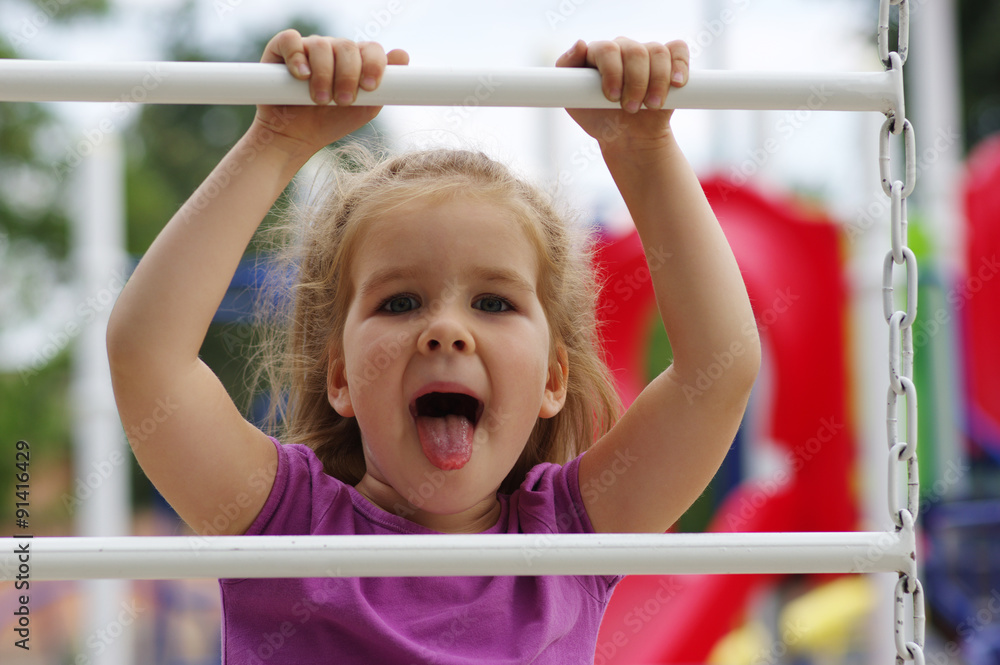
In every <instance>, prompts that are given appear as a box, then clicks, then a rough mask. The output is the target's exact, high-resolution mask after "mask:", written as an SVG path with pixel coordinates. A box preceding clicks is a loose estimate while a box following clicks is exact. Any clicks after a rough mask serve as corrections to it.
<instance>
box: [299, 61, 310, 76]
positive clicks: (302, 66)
mask: <svg viewBox="0 0 1000 665" xmlns="http://www.w3.org/2000/svg"><path fill="white" fill-rule="evenodd" d="M310 73H311V72H310V71H309V65H307V64H306V63H304V62H301V63H299V74H301V75H302V76H309V74H310Z"/></svg>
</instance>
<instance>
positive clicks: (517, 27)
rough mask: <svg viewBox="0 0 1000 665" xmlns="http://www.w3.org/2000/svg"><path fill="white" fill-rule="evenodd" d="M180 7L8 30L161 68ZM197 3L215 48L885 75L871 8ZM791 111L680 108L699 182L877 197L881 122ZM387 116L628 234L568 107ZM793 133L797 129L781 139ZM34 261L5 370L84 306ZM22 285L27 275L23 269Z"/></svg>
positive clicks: (421, 137)
mask: <svg viewBox="0 0 1000 665" xmlns="http://www.w3.org/2000/svg"><path fill="white" fill-rule="evenodd" d="M48 4H49V6H53V7H55V6H57V5H58V2H52V3H48ZM176 4H177V2H176V0H131V1H130V2H125V1H124V0H118V2H115V3H113V6H114V12H113V14H112V17H111V20H101V21H84V22H80V23H79V24H78V25H76V26H74V27H73V28H72V29H64V28H60V27H58V26H56V25H54V24H52V23H50V22H49V21H48V19H47V17H46V16H45V14H44V12H42V11H41V10H39V9H38V8H37V7H35V6H34V5H32V4H30V3H28V2H14V3H12V4H10V3H8V4H6V5H5V9H4V12H3V16H2V17H0V31H2V32H3V33H4V34H6V35H7V36H8V38H10V37H11V36H12V35H20V36H21V37H22V39H21V40H20V41H21V42H23V44H22V45H21V46H20V52H21V54H22V56H23V57H27V58H38V59H65V60H93V61H106V60H156V59H162V58H163V53H162V51H160V49H159V47H160V44H159V38H158V36H157V22H158V21H157V20H156V16H158V15H159V14H161V13H163V12H165V11H166V10H169V9H170V8H172V7H174V6H176ZM196 6H197V8H198V13H199V17H200V20H199V22H198V30H199V31H200V32H201V33H202V35H201V36H202V41H203V42H204V43H210V44H216V43H217V44H219V45H220V47H222V46H224V45H225V44H226V43H229V42H233V43H235V42H238V41H240V39H241V36H244V35H246V34H247V33H250V34H253V35H259V34H266V33H268V32H272V31H273V32H277V31H278V30H280V29H282V28H283V27H285V25H286V23H287V21H288V18H289V17H290V16H293V15H296V14H298V15H304V16H309V17H313V18H315V19H316V20H318V21H319V22H320V23H321V24H328V25H329V26H330V31H331V32H333V31H334V30H336V34H337V35H339V36H346V37H351V38H355V39H371V40H375V41H379V42H381V43H383V44H384V45H385V46H386V48H404V49H406V50H407V51H408V52H409V53H410V56H411V63H413V64H417V63H419V64H424V65H435V66H448V65H453V66H461V67H490V66H494V67H495V66H520V65H526V66H543V65H551V64H553V63H554V61H555V59H556V58H557V57H558V55H559V54H560V53H562V52H563V51H564V50H565V49H566V48H568V47H569V46H570V45H572V44H573V43H574V41H575V40H576V39H584V40H588V41H590V40H595V39H607V38H614V37H617V36H619V35H625V36H628V37H631V38H634V39H637V40H639V41H652V40H657V41H662V42H666V41H669V40H672V39H677V38H680V39H685V40H686V41H688V43H689V45H690V46H691V49H692V68H693V69H694V70H697V69H739V70H770V71H780V70H798V71H803V70H808V71H831V70H833V71H865V70H871V71H874V70H877V69H880V68H881V65H880V63H879V62H878V59H877V57H876V55H875V46H874V37H873V36H874V32H875V21H876V16H875V10H876V6H877V3H874V2H867V1H865V0H702V1H701V2H692V1H691V0H615V1H612V0H503V1H501V0H482V1H477V2H471V1H469V0H435V1H430V0H351V1H350V2H337V3H317V2H315V1H313V2H305V1H303V0H286V1H285V2H281V3H275V2H273V1H272V2H264V1H260V0H200V1H199V2H197V4H196ZM50 11H51V10H50ZM151 17H152V18H151ZM220 50H224V49H223V48H220ZM103 106H104V105H100V104H58V105H53V109H55V110H56V111H57V112H58V113H60V114H62V115H63V116H65V117H66V118H67V121H68V123H67V126H68V129H67V130H66V132H67V133H66V134H65V135H62V136H59V137H56V138H55V139H54V143H55V144H56V145H55V148H54V149H55V151H56V152H57V153H58V152H60V151H61V150H64V148H63V147H62V146H63V144H65V143H66V142H70V143H72V142H73V141H76V140H78V138H79V137H81V136H85V135H86V132H87V131H88V130H92V129H93V127H94V126H95V125H96V123H97V122H98V120H99V119H100V118H103V117H106V116H107V114H108V111H107V109H106V107H105V108H102V107H103ZM791 113H793V112H747V111H693V110H692V111H678V112H676V113H675V115H674V119H673V121H672V125H673V127H674V129H675V132H676V134H677V136H678V140H679V143H680V144H681V147H682V149H683V150H684V152H685V154H686V155H687V156H688V159H689V160H690V161H691V163H692V164H693V166H694V167H695V169H696V170H697V171H698V172H699V174H702V175H707V174H709V173H713V172H721V173H723V174H725V175H729V176H730V177H734V178H737V179H740V178H745V179H749V180H750V181H751V182H753V183H754V184H756V185H758V186H760V187H761V188H764V189H772V190H775V191H779V190H780V191H789V190H792V191H799V192H805V193H808V195H810V196H812V197H814V198H818V199H820V200H823V201H825V202H827V204H828V206H829V208H830V210H831V211H832V212H833V213H834V214H839V215H841V216H844V217H847V216H849V215H850V214H851V211H852V210H855V209H857V208H858V206H860V205H863V204H864V202H865V201H866V200H867V199H868V198H870V197H871V196H872V195H873V194H876V193H879V192H878V191H876V190H878V186H877V175H876V173H877V170H876V161H875V155H876V152H875V145H876V140H875V137H876V132H877V129H878V126H879V125H880V124H881V120H882V118H881V116H879V115H878V114H839V113H828V112H804V113H798V114H797V115H790V114H791ZM380 119H381V122H382V126H383V127H384V128H385V130H386V132H387V134H388V137H389V139H390V141H391V143H393V144H394V145H396V146H397V147H400V148H405V147H421V146H429V145H441V144H445V145H457V146H463V147H474V148H478V149H482V150H484V151H485V152H487V153H488V154H490V155H492V156H494V157H497V158H499V159H501V160H502V161H504V162H507V163H509V164H511V165H512V166H514V168H515V169H516V170H518V171H520V172H522V173H524V174H525V175H526V176H528V177H530V178H532V179H534V180H536V181H538V182H541V183H542V184H543V186H546V187H547V188H548V189H549V190H550V191H554V192H555V193H556V194H557V195H558V196H560V197H561V198H563V199H565V201H566V203H567V204H568V205H569V206H570V207H571V208H573V209H576V210H578V211H580V213H581V216H582V217H583V218H585V219H600V220H601V221H602V223H605V224H606V225H608V226H609V227H612V228H616V227H627V226H628V224H629V222H628V219H627V214H626V213H625V211H624V205H623V203H622V202H621V199H620V196H619V195H618V193H617V190H616V189H615V187H614V185H613V183H612V181H611V178H610V176H609V175H608V173H607V170H606V168H605V167H604V165H603V161H602V160H601V158H600V154H599V151H598V150H597V146H596V142H595V141H594V140H592V139H590V138H589V137H587V136H586V135H585V134H584V133H583V132H582V130H580V129H579V128H578V127H577V126H576V125H575V124H574V123H573V122H572V120H570V119H569V117H568V116H567V115H566V113H565V112H564V111H563V110H561V109H487V108H468V109H466V108H457V109H456V108H445V107H436V108H435V107H395V108H385V109H384V110H383V111H382V113H381V115H380ZM127 121H128V119H123V121H122V122H127ZM789 126H792V127H793V128H794V131H790V132H789V131H781V130H787V129H788V128H789ZM764 146H770V147H769V149H768V150H764V149H763V147H764ZM772 148H773V149H772ZM557 182H558V183H562V184H560V185H559V186H558V187H557V186H556V183H557ZM873 183H874V189H873V186H872V184H873ZM25 191H27V190H25ZM42 194H44V192H42ZM0 250H2V245H0ZM6 260H7V261H11V260H12V258H11V257H9V256H8V257H7V259H6ZM31 265H33V266H34V268H33V272H32V273H31V278H32V279H35V280H37V286H36V287H35V288H36V290H37V291H38V293H39V295H38V298H39V302H47V303H51V306H49V307H47V308H45V310H44V311H43V312H41V313H37V316H35V317H33V320H31V321H21V322H18V324H17V325H15V326H11V325H10V324H9V323H8V324H0V367H8V368H9V367H15V368H16V367H17V366H19V365H23V363H24V362H26V360H28V359H30V358H32V357H35V358H37V355H38V348H33V346H34V347H37V346H38V345H39V344H41V343H42V342H44V340H45V339H46V334H45V332H44V331H46V330H63V329H65V327H66V325H67V316H70V317H72V316H73V314H72V311H73V309H74V308H73V307H72V306H69V305H72V303H76V302H79V301H80V298H79V296H78V295H76V294H74V293H73V290H72V289H73V285H72V276H70V277H69V278H67V281H64V282H61V281H60V278H59V277H58V276H57V275H54V274H53V271H52V270H49V269H48V267H47V264H46V262H45V261H44V260H43V259H42V258H41V257H34V258H33V259H32V261H31ZM10 269H11V266H10V265H8V267H7V270H10ZM2 274H3V269H2V268H0V276H2ZM17 274H18V275H25V273H24V271H23V270H22V269H21V268H18V270H17ZM2 301H3V296H2V288H0V302H2ZM5 318H6V317H5Z"/></svg>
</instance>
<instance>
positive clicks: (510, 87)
mask: <svg viewBox="0 0 1000 665" xmlns="http://www.w3.org/2000/svg"><path fill="white" fill-rule="evenodd" d="M901 77H902V74H901V73H900V72H898V71H893V70H890V71H887V72H850V73H829V72H736V71H717V70H695V71H692V72H691V76H690V80H689V82H688V84H687V85H686V86H684V87H683V88H679V89H674V90H671V92H670V94H669V95H668V97H667V106H668V107H669V108H679V109H683V108H686V109H772V110H782V109H784V110H796V109H811V110H828V111H880V112H882V113H887V112H889V111H891V110H893V109H897V108H899V106H900V104H901V101H902V100H901V96H902V82H901ZM897 79H899V80H897ZM0 101H3V102H69V101H78V102H119V103H147V104H299V105H302V104H311V103H312V101H311V100H310V99H309V91H308V86H307V84H306V83H305V82H304V81H299V80H296V79H295V78H293V77H292V76H291V75H290V74H289V73H288V71H287V70H286V68H285V66H284V65H281V64H259V63H242V62H241V63H232V62H229V63H218V62H104V63H100V62H63V61H54V60H14V59H7V60H0ZM357 103H359V104H366V105H371V106H379V105H401V106H535V107H564V108H613V107H616V106H617V105H616V104H614V103H612V102H609V101H608V100H606V99H605V98H604V95H603V94H602V93H601V86H600V77H599V75H598V74H597V72H596V71H595V70H593V69H586V68H556V67H518V68H503V69H476V70H473V69H457V68H450V67H421V66H417V65H411V66H392V65H390V66H389V67H388V68H387V69H386V72H385V76H384V77H383V80H382V84H381V86H380V87H379V89H378V90H375V91H374V92H365V91H361V92H360V93H359V94H358V102H357Z"/></svg>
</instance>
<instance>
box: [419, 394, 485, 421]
mask: <svg viewBox="0 0 1000 665" xmlns="http://www.w3.org/2000/svg"><path fill="white" fill-rule="evenodd" d="M410 413H411V414H412V415H413V416H414V417H420V416H426V417H428V418H444V417H446V416H462V417H464V418H466V419H467V420H468V421H469V422H470V423H472V424H473V426H475V425H476V424H477V423H478V422H479V418H480V417H481V416H482V415H483V403H482V402H480V401H479V400H478V399H476V398H475V397H473V396H472V395H466V394H464V393H427V394H426V395H421V396H420V397H418V398H417V399H416V401H415V402H414V404H413V406H412V407H410Z"/></svg>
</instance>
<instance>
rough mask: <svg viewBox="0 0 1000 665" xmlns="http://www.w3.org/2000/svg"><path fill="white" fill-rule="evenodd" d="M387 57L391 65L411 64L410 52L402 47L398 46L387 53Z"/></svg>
mask: <svg viewBox="0 0 1000 665" xmlns="http://www.w3.org/2000/svg"><path fill="white" fill-rule="evenodd" d="M385 57H386V59H387V60H388V61H389V64H390V65H408V64H410V54H409V53H407V52H406V51H404V50H403V49H401V48H396V49H393V50H391V51H389V52H388V53H386V55H385Z"/></svg>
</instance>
